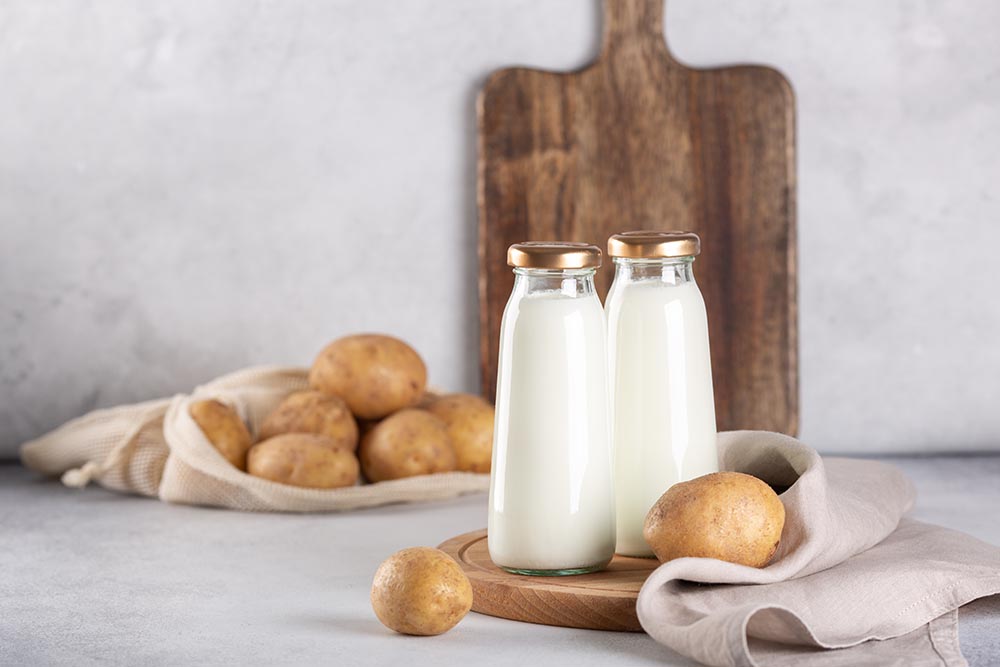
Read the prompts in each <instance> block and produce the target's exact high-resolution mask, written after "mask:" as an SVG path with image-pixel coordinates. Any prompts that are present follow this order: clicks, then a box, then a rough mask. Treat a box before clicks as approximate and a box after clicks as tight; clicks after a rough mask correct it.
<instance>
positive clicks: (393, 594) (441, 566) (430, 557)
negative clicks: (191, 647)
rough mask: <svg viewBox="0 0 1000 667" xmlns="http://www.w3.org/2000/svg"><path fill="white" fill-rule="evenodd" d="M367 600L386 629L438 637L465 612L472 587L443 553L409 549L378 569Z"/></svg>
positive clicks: (390, 557) (457, 567) (470, 601)
mask: <svg viewBox="0 0 1000 667" xmlns="http://www.w3.org/2000/svg"><path fill="white" fill-rule="evenodd" d="M371 600H372V609H374V610H375V615H376V616H377V617H378V620H380V621H381V622H382V624H383V625H384V626H386V627H387V628H390V629H392V630H395V631H396V632H400V633H403V634H407V635H439V634H441V633H442V632H447V631H448V630H451V629H452V628H453V627H455V625H457V624H458V622H459V621H461V620H462V619H463V618H464V617H465V615H466V614H467V613H469V609H471V608H472V584H470V583H469V578H468V577H466V576H465V573H464V572H462V568H460V567H459V566H458V563H456V562H455V561H454V560H452V558H451V556H449V555H448V554H446V553H444V552H443V551H440V550H438V549H432V548H430V547H412V548H410V549H403V550H402V551H397V552H396V553H394V554H393V555H391V556H389V557H388V558H387V559H385V561H383V563H382V564H381V565H379V568H378V570H377V571H376V572H375V579H374V581H372V592H371Z"/></svg>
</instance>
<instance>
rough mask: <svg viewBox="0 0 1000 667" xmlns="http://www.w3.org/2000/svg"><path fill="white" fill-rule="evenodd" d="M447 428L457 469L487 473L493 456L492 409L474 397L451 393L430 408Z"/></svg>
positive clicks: (433, 403) (429, 410)
mask: <svg viewBox="0 0 1000 667" xmlns="http://www.w3.org/2000/svg"><path fill="white" fill-rule="evenodd" d="M427 411H428V412H430V413H431V414H432V415H436V416H438V417H440V418H441V420H442V421H444V423H445V424H446V425H447V426H448V435H449V436H450V437H451V444H452V447H454V449H455V458H456V464H455V469H456V470H464V471H467V472H480V473H488V472H489V471H490V462H491V459H492V456H493V406H492V405H490V404H489V403H487V402H486V401H484V400H483V399H482V398H480V397H478V396H473V395H472V394H448V395H447V396H442V397H440V398H438V399H437V400H435V401H433V402H431V403H430V405H428V406H427Z"/></svg>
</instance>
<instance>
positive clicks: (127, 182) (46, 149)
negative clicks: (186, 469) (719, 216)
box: [0, 0, 1000, 455]
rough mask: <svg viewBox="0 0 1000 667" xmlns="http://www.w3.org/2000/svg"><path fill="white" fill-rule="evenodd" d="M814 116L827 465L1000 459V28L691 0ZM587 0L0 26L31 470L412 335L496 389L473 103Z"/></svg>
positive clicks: (50, 13) (690, 39) (465, 382)
mask: <svg viewBox="0 0 1000 667" xmlns="http://www.w3.org/2000/svg"><path fill="white" fill-rule="evenodd" d="M667 22H668V36H669V40H670V42H671V46H672V47H673V49H674V51H675V52H676V54H677V55H678V56H679V57H680V58H682V59H684V60H686V61H687V62H689V63H691V64H694V65H700V66H711V65H717V64H724V63H730V62H736V61H756V62H764V63H769V64H773V65H775V66H777V67H779V68H780V69H782V70H783V71H785V72H786V73H787V74H788V76H789V77H790V79H791V80H792V82H793V84H794V86H795V88H796V91H797V94H798V103H799V150H800V152H799V176H800V189H799V201H800V208H799V218H800V240H801V244H800V248H801V334H802V336H801V338H802V355H801V356H802V405H803V418H802V424H803V437H804V438H806V439H807V440H808V441H810V442H812V443H814V444H816V445H818V446H820V447H821V448H823V449H825V450H827V451H875V450H882V451H900V450H926V449H944V448H955V449H983V448H998V447H1000V409H997V404H998V398H1000V345H998V341H1000V302H998V299H997V297H996V291H997V287H998V286H1000V285H998V283H1000V280H998V278H997V272H996V268H995V259H994V258H995V255H996V248H997V247H998V246H1000V224H998V222H1000V221H998V216H1000V201H998V197H1000V194H998V189H997V183H998V180H1000V179H998V177H1000V165H998V156H1000V40H998V39H997V37H996V27H997V26H998V25H1000V3H996V2H992V1H991V0H969V1H967V2H961V3H958V2H950V3H944V2H916V1H910V2H908V1H906V0H886V1H883V2H874V3H873V2H861V1H860V0H851V1H847V2H839V3H827V2H819V1H818V0H808V1H803V0H799V1H798V2H791V1H787V2H780V1H778V0H752V1H750V2H724V1H723V0H700V1H698V0H671V1H670V3H669V7H668V12H667ZM597 31H598V12H597V3H596V2H594V1H589V0H588V1H584V0H544V1H539V0H503V1H499V0H400V1H397V2H371V1H369V2H363V1H362V0H326V1H325V2H309V1H305V0H281V1H278V0H274V1H261V2H245V1H244V0H213V1H211V2H205V1H204V0H171V1H166V0H162V1H155V0H148V1H146V2H139V3H137V2H131V1H128V0H105V1H103V2H87V1H85V0H52V1H47V2H37V0H0V91H2V92H0V224H2V232H3V233H2V236H0V238H2V244H3V245H2V258H0V259H2V262H0V303H2V304H3V305H2V310H0V454H2V453H6V454H8V455H10V454H13V453H14V451H15V446H16V444H17V443H18V442H20V441H21V440H23V439H26V438H29V437H31V436H34V435H37V434H39V433H41V432H42V431H44V430H47V429H49V428H51V427H54V426H56V425H57V424H58V423H60V422H62V421H63V420H66V419H68V418H71V417H73V416H76V415H78V414H80V413H82V412H84V411H87V410H90V409H92V408H95V407H100V406H109V405H114V404H116V403H120V402H123V401H134V400H139V399H145V398H149V397H154V396H159V395H166V394H170V393H173V392H175V391H181V390H184V389H186V388H188V387H190V386H191V385H193V384H195V383H198V382H199V381H202V380H205V379H208V378H210V377H212V376H214V375H216V374H219V373H222V372H225V371H228V370H231V369H235V368H238V367H241V366H244V365H247V364H255V363H267V362H276V363H307V362H309V361H310V359H311V357H312V355H313V354H314V352H315V351H316V350H317V349H318V348H319V347H320V346H321V345H322V344H323V343H324V342H325V341H326V340H328V339H330V338H332V337H335V336H337V335H340V334H343V333H347V332H353V331H357V330H384V331H389V332H393V333H396V334H398V335H400V336H402V337H404V338H406V339H408V340H410V341H412V342H413V343H414V344H415V345H416V347H418V348H419V349H420V351H421V352H422V353H423V354H424V355H425V357H426V358H427V361H428V363H429V365H430V368H431V372H432V381H433V382H434V383H435V384H437V385H440V386H443V387H449V388H456V389H461V388H465V389H471V388H474V387H475V386H476V375H477V369H476V339H477V336H478V331H477V324H476V311H475V308H476V305H475V281H476V267H475V253H474V248H475V208H474V201H473V188H474V166H473V164H474V144H473V133H474V127H473V99H474V95H475V91H476V89H477V87H478V86H479V84H480V83H481V82H482V80H483V77H484V76H485V75H486V74H487V73H488V72H489V71H490V70H492V69H494V68H497V67H502V66H505V65H510V64H530V65H535V66H540V67H548V68H554V69H567V68H574V67H577V66H580V65H582V64H584V63H586V62H587V61H588V60H589V59H590V58H591V57H592V56H593V54H594V51H595V49H596V44H597Z"/></svg>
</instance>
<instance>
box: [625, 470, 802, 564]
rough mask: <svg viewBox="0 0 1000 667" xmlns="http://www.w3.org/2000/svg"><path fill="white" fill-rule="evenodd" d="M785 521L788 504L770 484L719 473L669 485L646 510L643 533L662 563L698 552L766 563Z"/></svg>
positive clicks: (735, 559) (703, 556)
mask: <svg viewBox="0 0 1000 667" xmlns="http://www.w3.org/2000/svg"><path fill="white" fill-rule="evenodd" d="M784 525H785V506H784V505H782V504H781V499H780V498H778V495H777V494H776V493H775V492H774V491H773V490H772V489H771V487H769V486H768V485H767V484H765V483H764V482H762V481H761V480H759V479H757V478H756V477H753V476H752V475H744V474H743V473H739V472H716V473H712V474H710V475H703V476H701V477H698V478H696V479H692V480H691V481H689V482H681V483H679V484H674V485H673V486H672V487H670V488H669V489H667V492H666V493H664V494H663V495H662V496H660V499H659V500H657V501H656V504H655V505H653V507H652V509H650V510H649V513H648V514H647V515H646V523H645V526H644V527H643V536H644V537H645V538H646V542H648V543H649V546H650V547H652V548H653V553H655V554H656V557H657V558H658V559H659V560H660V562H661V563H664V562H666V561H668V560H673V559H674V558H684V557H685V556H694V557H698V558H717V559H719V560H724V561H729V562H730V563H737V564H740V565H749V566H750V567H764V566H765V565H767V563H768V561H770V560H771V557H772V556H774V552H775V551H776V550H777V548H778V543H779V542H780V541H781V530H782V528H783V527H784Z"/></svg>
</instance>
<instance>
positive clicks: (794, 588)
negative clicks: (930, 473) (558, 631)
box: [637, 431, 1000, 667]
mask: <svg viewBox="0 0 1000 667" xmlns="http://www.w3.org/2000/svg"><path fill="white" fill-rule="evenodd" d="M719 449H720V451H719V457H720V462H721V467H722V469H724V470H736V471H739V472H745V473H749V474H751V475H755V476H757V477H760V478H761V479H763V480H764V481H766V482H768V483H769V484H771V485H772V486H774V487H779V488H784V487H788V488H787V490H786V491H785V492H784V493H782V495H781V500H782V502H783V503H784V505H785V515H786V518H785V528H784V531H783V533H782V539H781V545H780V546H779V547H778V552H777V553H776V554H775V557H774V559H773V560H772V561H771V564H770V565H768V566H767V567H765V568H763V569H755V568H751V567H745V566H742V565H734V564H732V563H724V562H722V561H718V560H712V559H707V558H681V559H677V560H674V561H670V562H668V563H664V564H663V565H661V566H660V567H659V568H658V569H657V570H656V571H655V572H653V574H652V575H651V576H650V577H649V579H648V580H647V581H646V583H645V585H644V586H643V587H642V591H641V592H640V593H639V601H638V606H637V609H638V614H639V620H640V622H641V623H642V627H643V628H644V629H645V630H646V632H648V633H649V634H650V635H651V636H652V637H653V638H654V639H656V640H657V641H659V642H660V643H662V644H665V645H667V646H669V647H670V648H672V649H673V650H675V651H677V652H678V653H681V654H683V655H686V656H689V657H691V658H694V659H695V660H698V661H700V662H703V663H705V664H708V665H719V666H720V667H721V666H737V665H738V666H744V665H748V666H749V665H845V666H846V665H852V666H859V667H860V666H864V665H908V666H914V665H918V666H919V665H948V666H952V665H965V664H966V662H965V659H964V658H963V657H962V654H961V651H960V650H959V648H958V614H957V611H956V610H957V609H958V607H960V606H961V605H963V604H965V603H967V602H970V601H972V600H974V599H976V598H979V597H984V596H987V595H993V594H996V593H1000V548H998V547H996V546H992V545H989V544H986V543H985V542H982V541H980V540H977V539H975V538H973V537H971V536H969V535H965V534H963V533H960V532H957V531H953V530H949V529H947V528H943V527H940V526H933V525H929V524H925V523H921V522H918V521H913V520H911V519H907V518H904V516H903V515H904V514H905V513H906V511H907V510H909V509H910V507H911V506H912V505H913V500H914V496H915V494H914V490H913V486H912V485H911V484H910V482H909V481H908V480H907V479H906V478H905V477H904V476H903V474H902V473H901V472H900V471H899V470H897V469H896V468H894V467H893V466H890V465H887V464H884V463H879V462H876V461H865V460H857V459H842V458H827V459H822V458H820V457H819V455H818V454H816V452H815V451H813V450H812V449H811V448H809V447H807V446H806V445H804V444H802V443H801V442H799V441H798V440H795V439H794V438H790V437H788V436H784V435H779V434H776V433H766V432H760V431H735V432H731V433H722V434H720V435H719ZM706 584H711V585H706ZM869 640H883V641H869ZM847 647H853V648H847ZM825 649H840V650H837V651H829V650H825Z"/></svg>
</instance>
